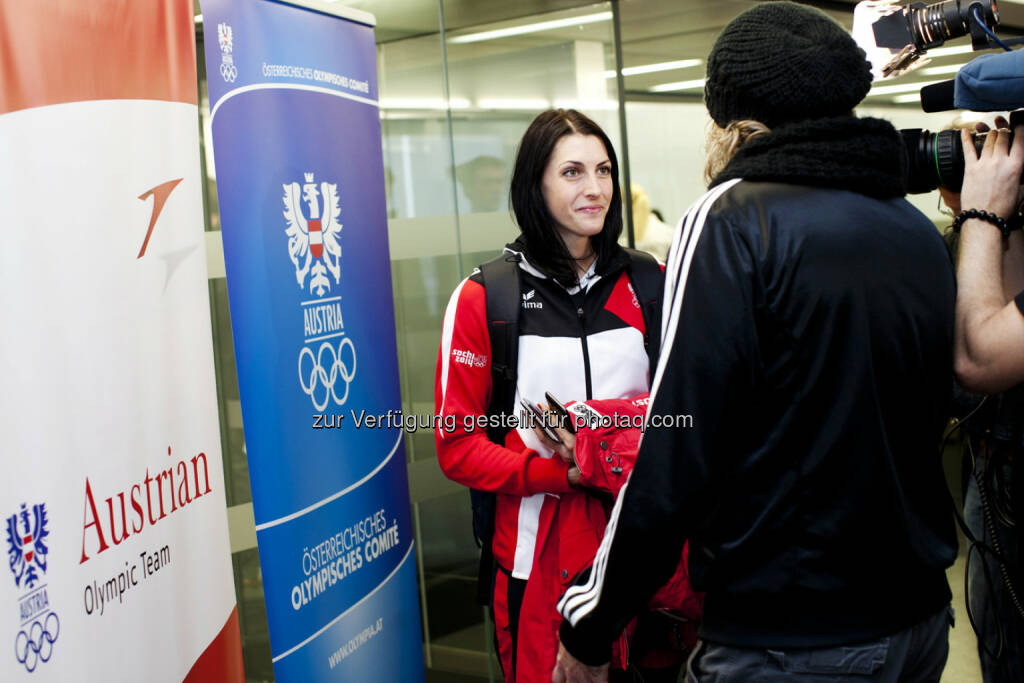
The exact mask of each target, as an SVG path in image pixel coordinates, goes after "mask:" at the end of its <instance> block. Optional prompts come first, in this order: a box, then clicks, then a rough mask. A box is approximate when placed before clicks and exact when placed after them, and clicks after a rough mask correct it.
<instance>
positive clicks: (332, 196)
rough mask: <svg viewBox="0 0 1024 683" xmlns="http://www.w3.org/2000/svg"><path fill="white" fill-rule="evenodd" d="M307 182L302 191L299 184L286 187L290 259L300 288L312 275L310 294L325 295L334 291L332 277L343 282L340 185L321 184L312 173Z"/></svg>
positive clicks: (336, 281)
mask: <svg viewBox="0 0 1024 683" xmlns="http://www.w3.org/2000/svg"><path fill="white" fill-rule="evenodd" d="M305 180H306V182H305V183H304V184H303V185H302V187H301V188H300V187H299V184H298V183H290V184H287V185H284V186H283V187H284V217H285V220H286V221H287V222H288V227H287V229H286V230H285V234H286V235H287V236H288V256H289V257H291V260H292V264H293V265H294V266H295V279H296V280H297V281H298V283H299V287H302V288H304V289H305V287H306V276H307V275H308V276H309V291H310V292H311V293H313V292H315V293H316V295H317V296H323V295H324V293H326V292H327V291H328V290H329V289H330V288H331V279H330V277H329V276H334V283H335V284H338V283H339V282H340V281H341V242H340V236H341V227H342V226H341V223H340V222H339V218H340V216H341V208H340V207H339V205H338V186H337V185H336V184H334V183H327V182H321V183H320V184H319V185H317V183H316V182H314V180H313V174H312V173H306V174H305ZM303 204H305V205H306V209H307V211H304V210H303Z"/></svg>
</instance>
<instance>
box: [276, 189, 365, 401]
mask: <svg viewBox="0 0 1024 683" xmlns="http://www.w3.org/2000/svg"><path fill="white" fill-rule="evenodd" d="M304 178H305V183H303V185H302V186H301V187H300V186H299V184H298V183H295V182H293V183H289V184H286V185H284V186H283V187H284V218H285V221H286V222H287V224H288V225H287V228H286V229H285V235H287V236H288V256H289V258H291V261H292V265H293V266H295V280H296V282H297V283H298V285H299V287H300V288H301V289H302V290H303V292H304V293H305V292H308V296H310V297H311V298H310V299H309V300H307V301H302V302H301V304H300V305H301V307H302V322H303V339H304V345H303V347H302V350H301V351H300V352H299V385H300V386H301V387H302V391H303V392H304V393H305V394H306V395H308V396H309V398H310V400H311V401H312V402H313V407H314V408H316V409H317V410H323V409H324V408H326V407H327V405H328V404H329V403H331V402H332V401H333V402H334V404H336V405H339V406H340V405H344V403H345V401H347V400H348V391H349V385H350V384H351V383H352V380H353V379H354V378H355V375H356V348H355V345H354V344H353V343H352V339H351V338H349V337H348V336H346V335H345V324H344V321H343V319H342V315H341V296H340V295H335V296H329V295H330V294H331V287H332V286H333V285H338V284H340V283H341V227H342V226H341V222H340V217H341V207H340V206H339V198H338V186H337V185H336V184H334V183H328V182H323V181H321V182H320V183H317V182H316V181H315V179H314V174H313V173H306V174H304Z"/></svg>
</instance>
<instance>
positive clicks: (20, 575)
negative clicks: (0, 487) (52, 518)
mask: <svg viewBox="0 0 1024 683" xmlns="http://www.w3.org/2000/svg"><path fill="white" fill-rule="evenodd" d="M48 526H49V519H48V518H47V516H46V504H45V503H43V504H40V505H33V506H32V510H31V511H29V509H28V508H27V507H26V506H25V504H24V503H22V504H21V512H19V513H17V514H13V515H11V516H10V517H8V518H7V562H8V564H9V565H10V567H11V573H12V574H14V584H15V585H16V586H21V585H22V581H24V583H25V587H26V588H32V587H33V586H34V585H35V584H36V582H38V581H39V574H40V572H41V573H43V574H45V573H46V556H47V554H49V552H50V551H49V549H48V548H47V547H46V537H47V536H49V535H50V531H49V529H47V527H48Z"/></svg>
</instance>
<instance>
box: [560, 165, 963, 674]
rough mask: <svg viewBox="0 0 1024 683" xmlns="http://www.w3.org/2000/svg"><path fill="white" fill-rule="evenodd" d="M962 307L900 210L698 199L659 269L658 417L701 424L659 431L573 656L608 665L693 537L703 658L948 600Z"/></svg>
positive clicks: (584, 597) (913, 214)
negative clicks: (955, 363)
mask: <svg viewBox="0 0 1024 683" xmlns="http://www.w3.org/2000/svg"><path fill="white" fill-rule="evenodd" d="M954 299H955V285H954V278H953V267H952V264H951V262H950V259H949V257H948V255H947V253H946V250H945V247H944V245H943V243H942V240H941V238H940V236H939V234H938V232H937V231H936V230H935V228H934V227H933V226H932V224H931V223H930V222H929V221H928V220H927V219H926V218H925V217H924V216H923V215H922V214H921V213H920V212H918V211H917V210H916V209H914V208H913V207H912V206H911V205H910V204H909V203H908V202H906V200H904V199H903V198H894V199H873V198H870V197H867V196H865V195H863V194H856V193H853V192H847V191H844V190H838V189H827V188H815V187H808V186H802V185H795V184H784V183H776V182H749V181H740V180H731V181H729V182H726V183H724V184H722V185H719V186H717V187H715V188H714V189H712V190H711V191H710V192H708V193H707V195H705V196H704V197H703V198H702V199H701V200H700V201H698V202H697V204H695V205H694V207H692V208H691V209H690V211H689V212H688V213H687V215H686V216H685V217H684V218H683V221H682V224H681V226H680V228H679V229H678V230H677V233H676V237H675V242H674V244H673V247H672V251H671V252H670V258H669V263H668V266H667V269H666V292H665V299H664V303H665V307H664V313H663V315H664V317H663V335H662V339H663V346H662V354H661V362H660V365H659V368H658V372H657V375H656V377H655V381H654V386H653V388H652V396H653V399H652V407H651V410H650V413H649V417H650V418H653V417H654V416H675V415H689V416H692V426H690V427H686V426H682V427H679V426H676V427H673V428H665V427H661V428H659V427H657V426H652V427H649V428H648V430H647V432H646V434H645V435H644V437H643V441H642V445H641V449H640V453H639V456H638V459H637V463H636V468H635V469H634V471H633V474H632V478H631V480H630V481H629V483H628V485H627V487H626V489H625V490H624V493H623V494H622V495H620V497H619V499H618V501H617V504H616V506H615V509H614V512H613V514H612V518H611V520H610V522H609V525H608V530H607V532H606V535H605V538H604V542H603V543H602V545H601V548H600V550H599V552H598V554H597V557H596V558H595V561H594V565H593V567H592V569H590V570H588V572H587V573H585V574H583V575H581V576H580V577H579V578H578V580H577V582H576V584H575V585H574V586H571V587H570V588H569V589H568V590H567V591H566V593H565V595H564V597H563V598H562V600H561V601H560V603H559V610H560V611H561V613H562V614H563V616H564V617H565V619H566V622H565V623H563V626H562V629H561V637H562V641H563V643H564V644H565V645H566V647H567V649H568V650H569V651H570V652H571V653H572V654H573V655H574V656H576V657H577V658H578V659H580V660H581V661H583V662H585V663H589V664H599V663H602V662H604V661H607V659H608V644H609V643H610V642H611V641H612V638H613V637H614V634H617V633H618V632H619V630H620V629H621V628H622V625H623V624H624V623H625V622H626V620H627V619H628V618H629V617H630V615H632V614H633V613H634V612H635V611H636V610H637V609H638V607H639V606H641V605H643V604H644V603H645V602H646V599H647V598H648V597H649V596H650V595H651V594H652V593H653V592H654V591H655V589H657V587H658V586H659V585H660V584H661V583H662V582H663V581H664V580H665V579H666V578H667V577H668V576H669V574H671V572H672V569H673V567H674V566H675V563H676V561H677V559H678V557H679V553H680V551H681V549H682V546H683V542H684V540H686V539H687V538H690V539H691V551H690V569H691V572H692V574H693V579H694V585H695V587H696V588H697V589H698V590H705V591H707V596H706V602H705V613H704V621H703V625H702V632H701V634H702V637H703V638H705V639H707V640H710V641H714V642H720V643H725V644H731V645H735V646H741V647H762V648H764V647H816V646H827V645H838V644H844V643H854V642H858V641H866V640H871V639H876V638H880V637H883V636H885V635H887V634H891V633H894V632H896V631H898V630H900V629H902V628H905V627H907V626H910V625H912V624H914V623H916V622H918V621H920V620H922V619H924V618H925V617H927V616H929V615H931V614H933V613H934V612H936V611H938V610H939V609H941V608H942V607H943V606H944V605H946V604H947V603H948V602H949V600H950V592H949V587H948V585H947V583H946V578H945V573H944V569H945V568H946V567H948V566H949V565H951V564H952V563H953V560H954V558H955V555H956V537H955V530H954V528H953V520H952V516H951V514H950V501H949V494H948V491H947V489H946V486H945V483H944V479H943V474H942V469H941V464H940V457H939V453H938V446H939V442H940V437H941V431H942V427H943V423H944V420H945V418H946V417H947V411H948V404H949V397H950V389H951V386H952V383H951V377H952V374H951V373H952V363H951V359H952V348H953V302H954ZM678 422H679V421H678V420H677V423H678ZM682 424H684V425H685V420H683V421H682Z"/></svg>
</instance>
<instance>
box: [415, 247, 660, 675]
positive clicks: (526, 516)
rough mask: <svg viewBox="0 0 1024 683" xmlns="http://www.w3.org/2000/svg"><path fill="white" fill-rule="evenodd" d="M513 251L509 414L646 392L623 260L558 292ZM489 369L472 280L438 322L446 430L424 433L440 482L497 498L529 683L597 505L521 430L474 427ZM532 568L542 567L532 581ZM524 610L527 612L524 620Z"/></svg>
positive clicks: (595, 540) (546, 651) (477, 289)
mask: <svg viewBox="0 0 1024 683" xmlns="http://www.w3.org/2000/svg"><path fill="white" fill-rule="evenodd" d="M521 249H522V245H521V244H520V243H518V242H517V243H514V244H512V245H509V246H508V247H506V252H511V253H520V254H521V255H522V256H523V258H522V261H520V263H519V267H520V271H521V272H520V287H521V294H520V296H521V299H522V301H521V304H520V305H521V309H520V314H519V335H520V336H519V353H518V379H517V387H516V403H515V404H514V405H518V404H519V399H520V397H526V398H529V399H531V400H533V401H541V402H543V401H544V392H545V391H549V392H551V393H552V394H553V395H554V396H556V397H557V398H559V400H561V401H563V402H570V401H582V400H586V399H590V398H627V397H631V396H636V395H638V394H641V393H644V392H646V391H647V390H648V388H649V377H648V372H649V371H648V357H647V353H646V351H645V349H644V332H645V327H644V321H643V315H642V313H641V309H640V304H639V302H638V301H637V298H636V296H635V295H634V293H633V290H632V287H631V285H630V282H629V278H628V276H627V274H626V266H627V265H628V263H629V259H628V256H627V255H626V254H625V252H618V253H617V254H616V256H614V257H613V258H611V259H609V263H607V264H602V267H601V270H600V271H598V270H596V269H594V268H592V269H591V271H590V272H589V273H588V274H587V276H585V277H584V278H583V279H582V282H581V285H580V286H579V287H577V288H574V289H572V290H566V289H565V288H564V287H562V286H561V285H559V284H558V283H556V282H555V281H554V280H552V279H550V278H548V277H546V276H545V275H544V274H542V273H541V272H540V271H539V270H537V269H536V268H535V267H533V266H532V265H531V264H530V262H529V259H528V257H527V255H526V254H525V253H523V252H522V251H520V250H521ZM491 360H492V358H491V348H490V340H489V338H488V333H487V315H486V310H485V295H484V287H483V285H482V283H481V278H480V274H479V272H474V274H473V275H471V276H470V277H469V278H467V279H465V280H463V281H462V283H460V284H459V286H458V287H457V288H456V289H455V292H454V293H453V294H452V297H451V300H450V301H449V303H448V308H447V311H446V313H445V318H444V328H443V333H442V338H441V349H440V354H439V357H438V362H437V382H436V387H435V402H436V409H437V413H438V414H439V415H440V416H441V417H442V418H447V419H448V420H451V419H452V418H449V417H448V416H449V415H452V416H454V419H455V424H456V428H455V429H454V431H451V432H446V431H445V430H443V429H438V430H436V433H435V440H436V443H437V455H438V460H439V461H440V465H441V469H442V470H443V471H444V473H445V475H447V476H448V477H449V478H450V479H452V480H454V481H457V482H459V483H460V484H464V485H466V486H469V487H472V488H475V489H479V490H484V491H494V492H496V493H497V494H498V496H497V504H496V511H495V532H494V540H493V543H492V549H493V552H494V558H495V560H496V561H497V562H498V564H500V565H501V566H502V567H503V568H504V569H506V570H507V571H509V572H510V573H511V575H512V576H513V577H515V578H518V579H531V577H533V576H534V574H537V576H536V578H534V579H532V580H530V581H528V583H527V587H526V594H525V595H524V597H523V610H522V612H521V616H520V619H521V622H520V628H519V634H520V637H519V639H518V657H517V659H518V660H519V662H520V665H519V666H518V667H517V672H518V674H519V675H518V679H519V680H534V677H533V675H532V674H530V673H528V671H529V670H530V669H536V671H534V672H533V673H535V674H536V676H537V677H538V678H537V679H538V680H539V679H540V678H539V677H541V676H542V675H547V676H550V672H551V667H552V666H553V665H554V657H555V654H556V652H557V642H558V640H557V631H558V626H559V625H560V623H561V617H560V615H559V614H558V612H557V611H556V610H555V608H554V606H555V603H556V602H557V601H558V598H559V596H560V595H561V593H562V591H563V590H564V588H565V587H566V586H567V585H568V584H569V582H570V580H571V579H572V578H573V577H574V576H575V575H576V574H577V572H579V571H580V570H582V569H583V568H584V567H585V566H586V565H587V564H588V563H589V562H590V561H591V560H592V559H593V556H594V553H595V551H596V549H597V546H598V544H599V543H600V540H601V538H602V535H603V533H604V526H605V520H606V519H607V512H606V510H605V508H604V504H603V503H602V502H601V500H600V499H598V498H596V497H594V496H592V495H588V494H586V493H584V492H582V491H580V490H575V489H573V488H572V487H570V486H569V483H568V466H567V465H566V464H565V463H564V462H562V460H561V459H560V458H558V457H552V452H551V451H550V450H548V449H547V448H545V447H544V446H542V445H541V443H540V442H539V440H538V439H537V437H536V436H535V435H534V433H533V431H532V429H530V428H529V426H528V425H525V424H524V425H522V426H520V427H518V428H516V429H513V430H512V431H510V432H509V433H508V436H507V437H506V439H505V445H504V446H500V445H498V444H495V443H492V442H491V441H490V440H489V439H488V438H487V433H486V430H485V429H483V428H477V427H476V426H475V425H476V424H477V423H476V422H475V420H476V419H477V417H478V416H485V415H486V413H487V408H488V405H489V403H490V394H491V369H490V368H491ZM441 424H444V421H443V420H442V422H441ZM541 564H543V565H545V566H546V567H547V566H549V565H550V568H549V569H545V570H544V571H538V570H537V567H538V565H541ZM531 604H532V605H537V606H538V609H527V606H528V605H531ZM523 634H529V637H524V636H523ZM545 668H546V673H545V672H544V671H543V670H544V669H545Z"/></svg>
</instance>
